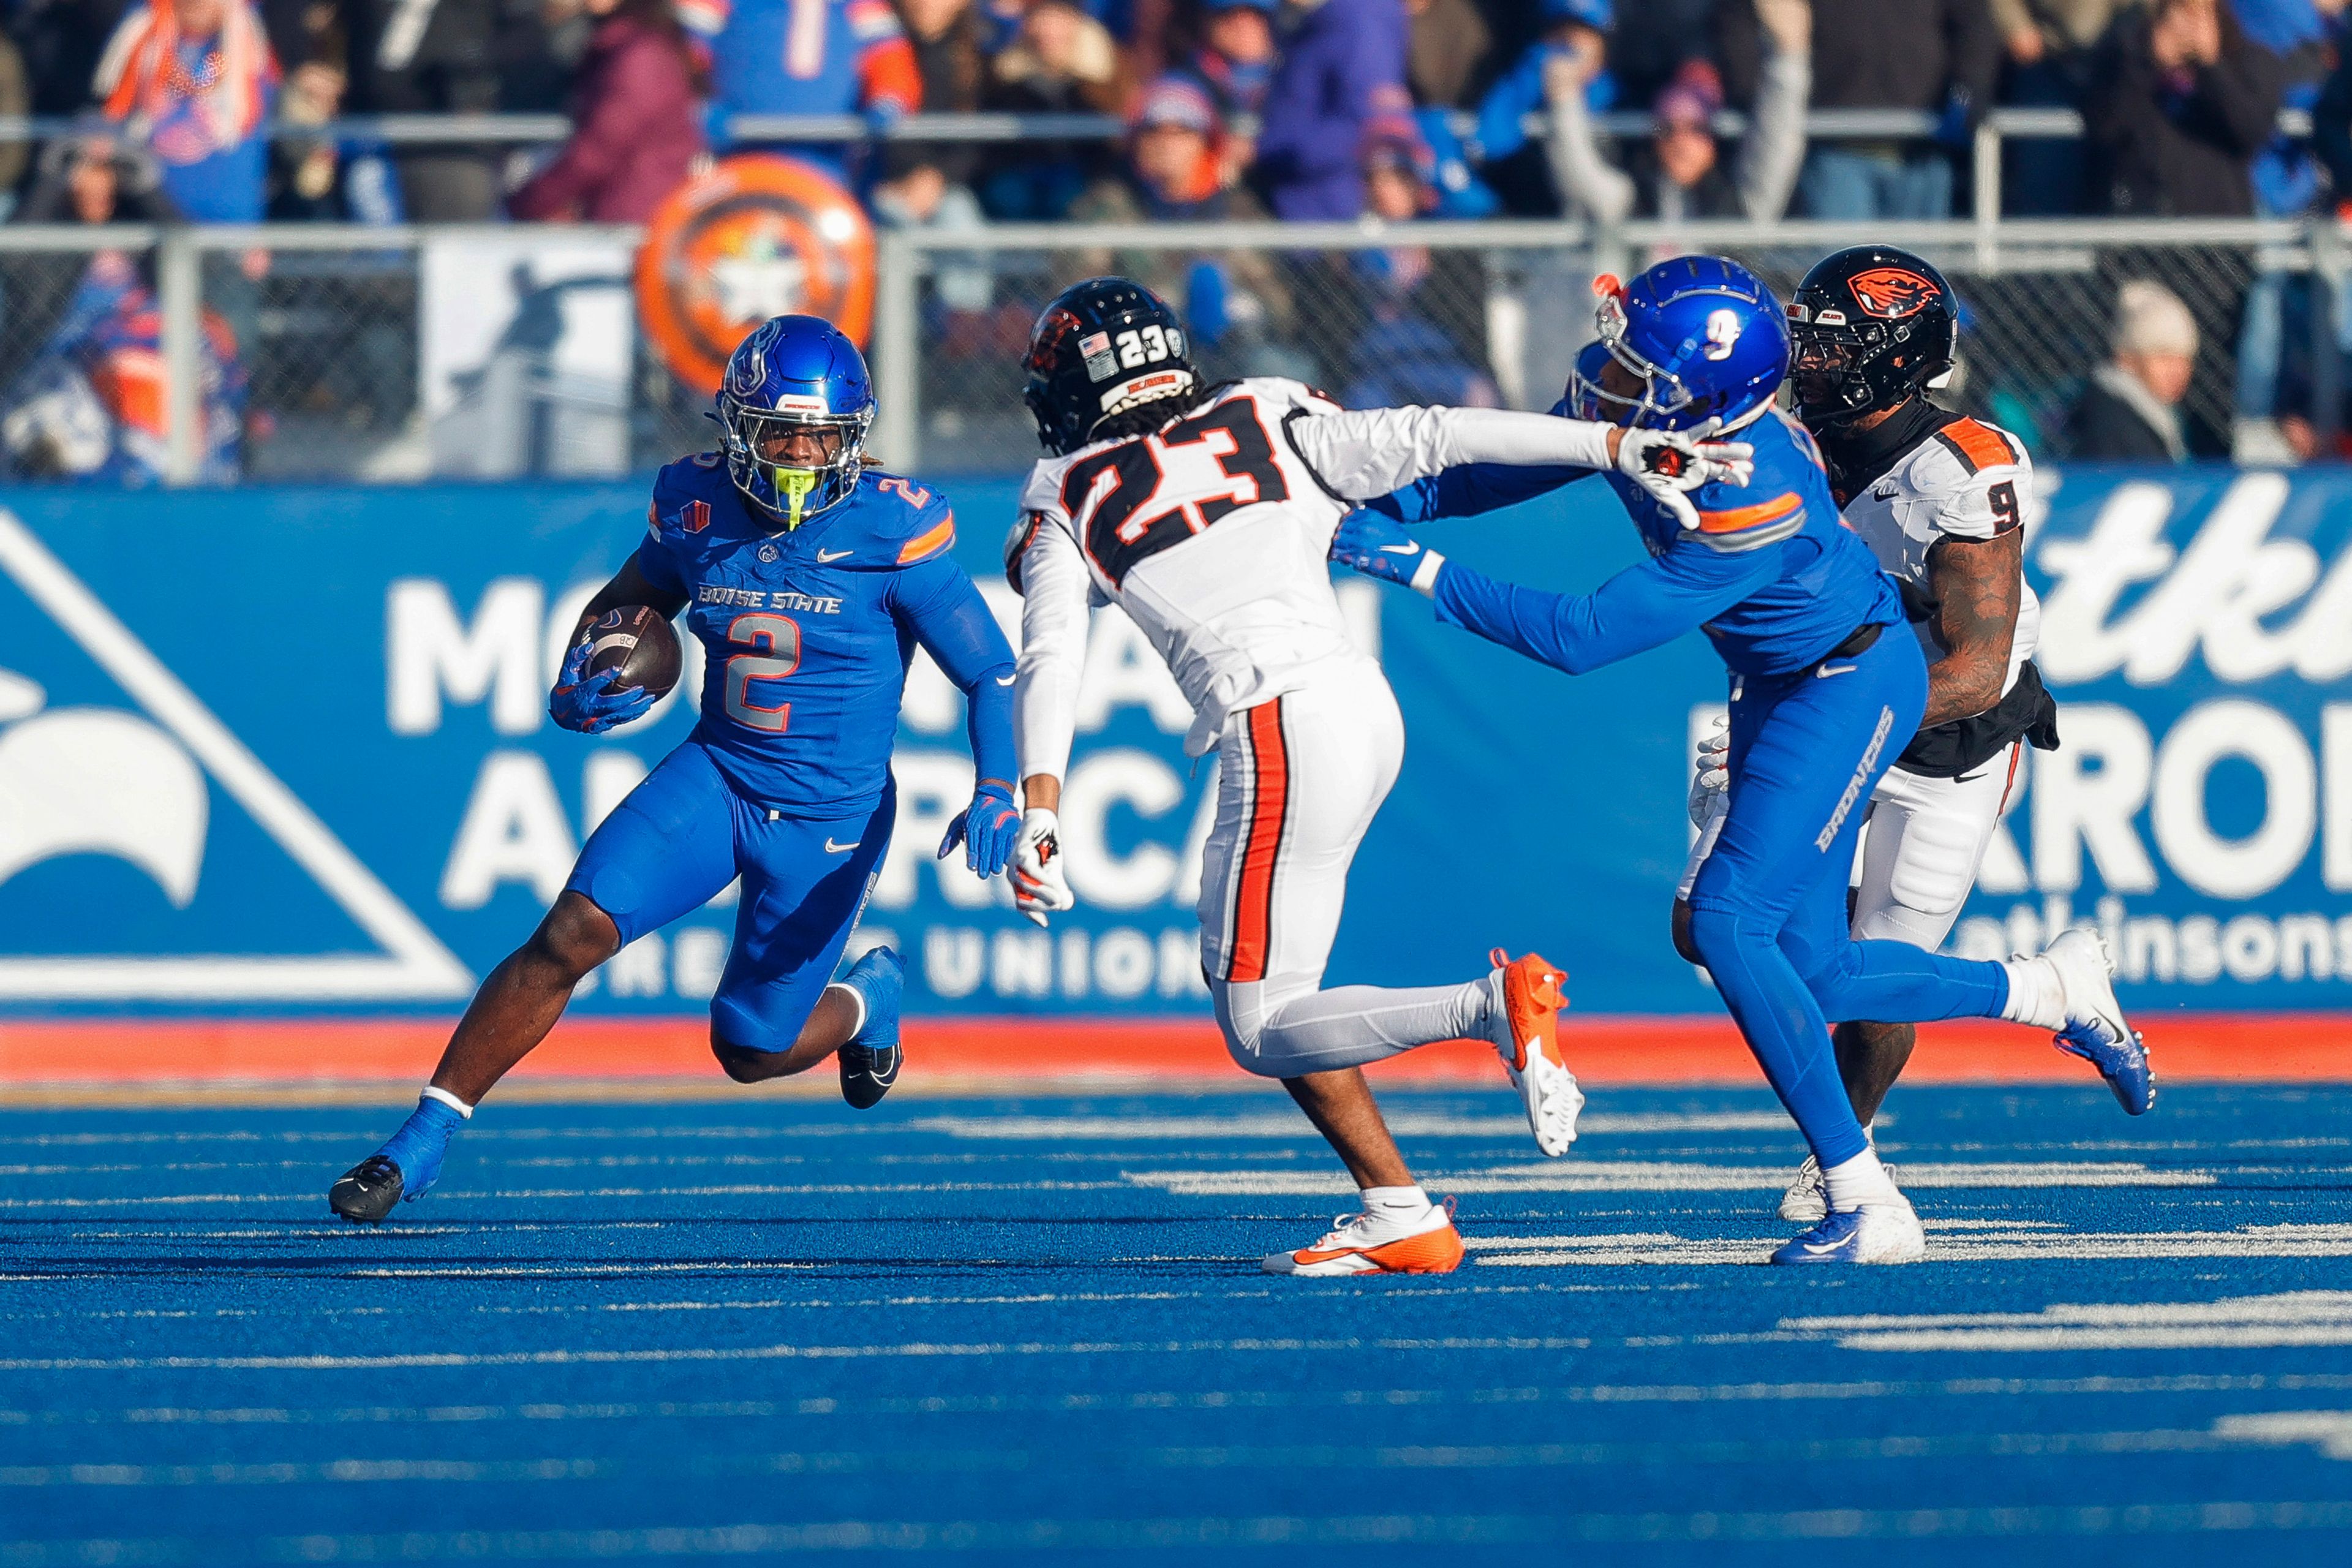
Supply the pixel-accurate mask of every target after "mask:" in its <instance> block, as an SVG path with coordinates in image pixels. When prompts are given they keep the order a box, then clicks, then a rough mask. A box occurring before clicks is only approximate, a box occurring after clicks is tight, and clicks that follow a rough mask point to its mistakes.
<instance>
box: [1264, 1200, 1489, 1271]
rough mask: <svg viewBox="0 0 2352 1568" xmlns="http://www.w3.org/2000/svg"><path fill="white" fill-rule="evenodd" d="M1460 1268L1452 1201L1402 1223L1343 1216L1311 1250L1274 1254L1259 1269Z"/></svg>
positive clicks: (1459, 1238) (1459, 1240) (1459, 1236)
mask: <svg viewBox="0 0 2352 1568" xmlns="http://www.w3.org/2000/svg"><path fill="white" fill-rule="evenodd" d="M1461 1262H1462V1233H1461V1232H1460V1231H1458V1230H1456V1229H1454V1200H1453V1199H1452V1198H1447V1199H1446V1200H1445V1201H1444V1203H1441V1204H1432V1205H1429V1208H1428V1210H1427V1212H1426V1213H1424V1214H1423V1215H1421V1216H1419V1217H1418V1218H1415V1219H1412V1220H1408V1221H1404V1222H1402V1224H1400V1223H1399V1222H1397V1221H1395V1220H1391V1219H1386V1218H1383V1217H1381V1216H1378V1215H1369V1214H1357V1215H1340V1216H1339V1218H1338V1219H1335V1220H1333V1221H1332V1222H1331V1231H1330V1233H1329V1234H1328V1235H1327V1236H1325V1237H1323V1239H1322V1240H1320V1241H1318V1242H1317V1243H1316V1244H1315V1245H1314V1246H1312V1247H1300V1248H1299V1249H1298V1250H1297V1251H1296V1252H1276V1253H1274V1254H1272V1255H1271V1256H1269V1257H1267V1258H1264V1259H1263V1260H1262V1261H1261V1262H1260V1264H1259V1267H1260V1268H1264V1269H1265V1271H1266V1272H1267V1273H1268V1274H1304V1275H1310V1276H1318V1277H1325V1278H1328V1277H1332V1276H1337V1275H1341V1274H1450V1273H1452V1272H1453V1271H1454V1268H1456V1267H1458V1266H1459V1265H1460V1263H1461Z"/></svg>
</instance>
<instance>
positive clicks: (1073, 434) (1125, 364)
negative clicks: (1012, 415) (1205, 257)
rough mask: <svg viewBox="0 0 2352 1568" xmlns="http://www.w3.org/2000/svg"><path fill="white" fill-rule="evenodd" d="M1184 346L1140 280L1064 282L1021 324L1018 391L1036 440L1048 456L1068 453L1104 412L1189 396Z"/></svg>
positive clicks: (1177, 325) (1193, 379) (1177, 328)
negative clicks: (1023, 351) (1033, 319)
mask: <svg viewBox="0 0 2352 1568" xmlns="http://www.w3.org/2000/svg"><path fill="white" fill-rule="evenodd" d="M1184 348H1185V344H1184V328H1183V326H1182V324H1181V322H1179V321H1177V320H1176V312H1175V311H1174V310H1171V309H1169V307H1168V302H1167V301H1166V300H1162V299H1161V298H1160V296H1159V295H1157V294H1154V293H1153V292H1152V291H1151V290H1150V289H1146V288H1145V287H1144V286H1143V285H1142V284H1140V283H1136V282H1131V281H1129V279H1125V278H1089V279H1087V280H1086V281H1085V282H1083V283H1073V284H1071V285H1070V286H1069V287H1068V288H1066V289H1063V290H1062V291H1061V292H1060V293H1059V294H1056V295H1055V296H1054V301H1053V303H1052V304H1050V305H1047V306H1046V307H1045V310H1044V312H1043V313H1041V314H1040V315H1039V316H1038V318H1037V324H1036V325H1035V326H1034V327H1032V328H1031V329H1030V330H1029V355H1028V358H1027V360H1026V361H1025V362H1024V363H1025V364H1026V365H1027V367H1028V371H1029V384H1028V385H1027V387H1025V388H1024V390H1023V392H1022V394H1021V397H1022V401H1023V402H1024V403H1026V404H1028V405H1029V412H1030V413H1031V414H1033V415H1034V416H1036V419H1037V439H1038V440H1039V441H1040V442H1042V443H1043V444H1044V446H1045V450H1046V451H1048V452H1051V453H1053V454H1054V455H1055V456H1056V457H1059V456H1061V455H1062V454H1063V453H1065V452H1075V451H1076V450H1077V449H1078V448H1079V447H1083V446H1085V445H1086V444H1087V442H1088V441H1089V440H1091V439H1093V437H1094V430H1095V427H1096V426H1098V425H1100V424H1101V423H1102V422H1103V421H1104V420H1106V419H1108V418H1109V417H1110V416H1113V415H1115V414H1124V413H1126V412H1127V411H1128V410H1129V409H1130V408H1139V407H1141V406H1142V405H1145V404H1147V403H1157V402H1159V401H1160V399H1162V398H1166V397H1182V396H1185V395H1188V394H1190V393H1191V392H1192V389H1193V388H1194V387H1195V386H1198V385H1199V384H1200V377H1199V376H1198V375H1197V374H1194V372H1193V369H1192V361H1191V360H1190V359H1188V358H1186V357H1185V353H1184Z"/></svg>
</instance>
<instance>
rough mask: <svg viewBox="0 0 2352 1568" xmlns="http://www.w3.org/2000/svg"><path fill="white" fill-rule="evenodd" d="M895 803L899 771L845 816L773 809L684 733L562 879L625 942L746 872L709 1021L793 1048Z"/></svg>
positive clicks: (737, 1035)
mask: <svg viewBox="0 0 2352 1568" xmlns="http://www.w3.org/2000/svg"><path fill="white" fill-rule="evenodd" d="M897 816H898V791H897V787H896V786H895V785H893V786H892V787H890V788H888V789H886V790H885V791H884V792H883V794H882V798H881V799H880V800H879V801H877V802H876V803H875V804H874V805H870V806H864V807H861V808H859V809H858V810H857V811H856V813H855V814H854V815H851V816H826V817H799V816H781V815H774V814H772V813H771V812H770V811H769V809H768V808H767V807H765V806H761V805H756V804H754V803H753V802H751V801H749V800H746V799H744V798H743V797H742V796H741V795H738V794H736V793H735V790H734V788H733V786H731V785H730V784H728V782H727V780H726V777H725V775H723V774H722V773H719V768H718V765H717V764H716V763H713V762H712V761H711V760H710V755H709V752H706V751H704V750H703V748H702V747H701V746H699V745H698V744H697V743H695V742H692V741H688V742H686V743H685V744H684V745H682V746H680V747H678V749H677V750H676V751H674V752H671V753H670V754H669V755H668V756H667V757H666V758H664V759H663V760H662V763H661V765H660V766H659V767H657V768H656V769H655V770H654V771H653V772H652V773H648V774H646V778H645V781H644V782H643V783H642V784H638V785H637V787H636V788H635V789H634V790H632V791H630V792H629V796H628V798H627V799H626V800H624V801H623V802H622V803H621V804H620V805H618V806H616V807H614V811H613V814H612V815H611V816H608V817H606V818H605V819H604V823H603V824H602V825H601V826H598V828H597V829H596V831H595V832H594V833H593V834H592V835H590V836H589V839H588V843H587V846H586V847H584V848H583V849H582V850H581V851H580V859H579V861H578V863H577V864H575V865H574V866H573V867H572V878H571V879H570V880H569V881H567V882H566V883H564V889H565V890H566V891H568V892H574V893H579V894H581V895H583V896H584V897H585V898H586V899H587V900H588V901H589V902H591V903H593V904H594V905H595V906H596V907H597V908H598V909H600V910H604V912H605V913H606V914H608V915H610V916H612V917H613V923H614V925H616V926H618V927H619V928H620V931H621V941H622V942H623V944H624V945H625V944H627V943H629V942H635V941H636V940H637V938H638V937H640V936H643V935H644V934H645V933H646V932H647V931H658V930H660V929H661V928H662V927H663V926H666V925H667V924H668V923H669V922H670V921H674V920H676V919H677V918H678V917H679V916H680V915H683V914H687V913H688V912H690V911H691V910H698V909H700V908H701V907H702V906H703V905H705V904H707V903H709V901H710V900H712V899H713V898H715V897H717V896H718V894H719V892H720V891H721V890H722V889H725V888H726V886H727V884H728V883H729V882H730V881H732V880H734V879H735V878H736V877H737V876H739V875H740V876H741V878H742V879H743V888H742V897H741V900H740V902H739V903H738V904H737V905H736V908H735V945H734V948H733V950H732V951H731V952H729V954H728V957H727V968H726V971H725V973H723V974H722V975H721V976H720V978H719V992H718V994H717V995H715V996H714V997H712V998H711V1003H710V1022H711V1026H712V1029H713V1030H714V1032H715V1033H716V1034H717V1036H718V1037H719V1039H720V1040H722V1041H724V1042H726V1043H727V1044H728V1045H730V1046H737V1047H743V1048H745V1049H748V1050H755V1051H787V1050H790V1049H792V1047H793V1042H794V1041H795V1040H797V1039H798V1038H799V1037H800V1032H801V1026H802V1025H803V1024H804V1023H806V1022H807V1021H808V1016H809V1014H810V1012H811V1011H812V1010H814V1008H815V1006H816V1004H817V998H818V997H820V996H822V995H824V988H825V986H826V985H827V984H829V983H830V982H831V981H832V979H833V974H834V971H835V968H836V967H838V965H839V964H840V963H841V952H842V947H843V945H844V944H845V943H846V942H848V940H849V933H850V932H851V931H854V930H856V926H857V917H858V915H859V914H860V913H861V912H862V911H863V910H864V909H865V907H866V894H867V893H868V892H869V891H870V890H871V889H872V888H873V885H874V878H875V875H876V873H877V871H878V870H879V868H880V867H881V865H882V856H883V853H884V852H885V851H886V850H887V849H888V848H889V847H890V826H891V824H892V822H893V821H894V820H895V819H896V817H897Z"/></svg>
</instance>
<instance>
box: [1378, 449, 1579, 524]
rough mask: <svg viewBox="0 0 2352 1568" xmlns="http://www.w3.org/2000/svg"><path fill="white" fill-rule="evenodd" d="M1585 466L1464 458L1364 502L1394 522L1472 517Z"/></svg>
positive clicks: (1546, 490)
mask: <svg viewBox="0 0 2352 1568" xmlns="http://www.w3.org/2000/svg"><path fill="white" fill-rule="evenodd" d="M1591 472H1592V470H1591V468H1513V467H1512V466H1511V465H1509V464H1507V463H1467V464H1465V465H1464V466H1463V467H1461V468H1448V469H1446V470H1445V471H1444V473H1442V474H1432V475H1430V476H1429V477H1428V478H1427V479H1415V480H1413V482H1412V483H1411V484H1409V485H1407V486H1405V487H1404V488H1403V489H1401V490H1396V491H1392V492H1391V493H1390V494H1388V495H1384V496H1382V497H1381V498H1380V500H1370V501H1366V502H1365V503H1364V506H1365V509H1366V510H1370V511H1377V512H1381V513H1382V514H1384V515H1386V516H1389V517H1392V518H1394V519H1396V520H1397V521H1399V522H1430V521H1434V520H1436V519H1438V518H1441V517H1475V516H1476V515H1478V514H1479V513H1480V512H1483V511H1496V510H1501V509H1502V508H1504V507H1507V506H1517V504H1518V503H1519V502H1521V501H1523V500H1533V499H1534V498H1535V497H1537V496H1539V495H1549V494H1550V493H1551V492H1552V491H1553V490H1556V489H1559V487H1560V486H1562V485H1567V484H1573V483H1575V482H1576V481H1577V480H1579V479H1583V478H1584V477H1585V476H1586V475H1588V474H1590V473H1591Z"/></svg>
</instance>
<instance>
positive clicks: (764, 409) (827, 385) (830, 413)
mask: <svg viewBox="0 0 2352 1568" xmlns="http://www.w3.org/2000/svg"><path fill="white" fill-rule="evenodd" d="M873 423H874V382H873V378H872V377H871V376H869V375H867V374H866V357H865V356H864V355H863V354H861V353H858V352H857V345H856V343H853V342H850V341H849V340H848V339H847V338H846V337H844V336H843V335H842V334H841V332H840V331H838V330H837V329H836V328H835V326H834V325H833V323H832V322H830V321H821V320H819V319H818V318H817V317H814V316H777V317H775V318H773V319H772V320H771V321H766V322H764V323H762V324H761V326H760V328H759V329H758V330H757V331H754V332H752V334H751V336H750V337H748V338H745V339H744V340H743V341H742V342H740V343H739V344H738V345H736V349H735V352H734V353H732V354H730V355H729V356H728V359H727V374H726V375H725V376H724V377H723V378H721V380H720V381H719V427H720V429H721V430H722V431H724V432H725V434H724V435H723V436H722V437H720V439H721V443H722V445H723V446H724V447H725V450H726V453H727V477H728V478H730V479H733V480H734V481H735V488H736V489H739V490H740V491H742V492H743V494H744V496H745V497H746V498H748V499H749V500H751V501H752V502H753V503H754V504H756V505H757V506H759V507H760V509H761V510H763V511H766V512H769V513H771V514H772V515H773V516H775V517H776V518H778V519H779V520H781V521H782V523H783V525H784V526H785V527H786V528H788V529H790V528H798V527H799V526H800V525H801V524H802V523H803V522H806V521H808V520H809V519H811V518H813V517H814V516H816V515H817V514H818V513H820V512H822V511H824V510H827V509H828V508H831V507H835V506H838V505H840V504H841V503H842V502H843V501H845V500H848V499H849V498H850V496H851V494H852V493H854V492H855V491H856V489H857V479H858V475H859V474H860V473H862V472H863V471H864V469H865V466H866V431H867V429H868V428H870V427H871V426H872V425H873Z"/></svg>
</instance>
